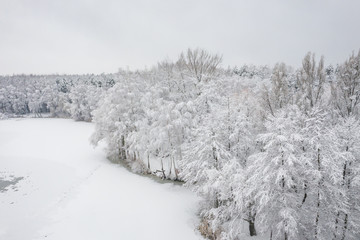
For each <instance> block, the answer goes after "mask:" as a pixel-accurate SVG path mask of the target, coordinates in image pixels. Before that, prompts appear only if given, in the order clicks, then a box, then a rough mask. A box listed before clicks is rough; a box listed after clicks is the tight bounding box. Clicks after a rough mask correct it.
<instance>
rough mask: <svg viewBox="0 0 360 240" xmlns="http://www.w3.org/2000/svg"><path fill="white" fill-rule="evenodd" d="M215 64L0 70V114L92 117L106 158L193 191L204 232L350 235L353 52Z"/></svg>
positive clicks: (356, 210)
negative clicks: (330, 57)
mask: <svg viewBox="0 0 360 240" xmlns="http://www.w3.org/2000/svg"><path fill="white" fill-rule="evenodd" d="M221 63H222V57H221V56H220V55H216V54H212V53H209V52H208V51H206V50H203V49H189V50H187V51H185V52H183V53H181V54H180V56H179V58H178V59H176V60H164V61H161V62H159V63H158V64H157V65H156V66H155V67H152V68H150V69H145V70H138V71H130V70H120V71H119V72H118V73H114V74H101V75H13V76H1V77H0V119H1V118H3V119H4V118H12V117H23V116H29V115H30V116H33V117H59V118H72V119H74V120H76V121H92V122H93V123H94V124H95V129H96V130H95V132H94V133H93V135H92V137H91V142H92V143H93V144H94V145H97V144H98V143H99V142H100V141H103V140H104V141H105V142H106V144H107V154H108V158H109V159H110V160H111V161H113V162H122V163H125V164H127V165H128V166H129V167H130V168H131V169H132V171H134V172H137V173H143V174H154V175H156V176H158V177H159V178H162V179H169V180H174V181H181V182H184V186H185V187H187V188H189V189H191V190H193V191H194V192H196V193H197V194H198V195H199V196H200V197H201V199H202V204H201V208H200V209H199V216H200V218H201V223H200V224H199V226H198V230H199V231H200V233H201V234H202V235H203V236H205V237H206V238H208V239H242V238H241V237H244V236H263V237H264V239H285V240H292V239H295V240H296V239H309V240H310V239H319V240H320V239H324V240H327V239H333V240H347V239H349V240H350V239H359V238H360V200H359V199H360V121H359V114H360V113H359V106H360V104H359V102H360V52H358V53H356V52H354V53H352V54H351V55H350V56H349V57H348V59H344V62H342V63H339V64H338V65H336V66H332V65H328V66H327V65H325V63H324V58H323V57H319V56H315V54H313V53H307V54H306V55H305V57H304V58H303V60H302V67H301V68H298V69H296V68H294V67H291V66H288V65H287V64H286V63H278V64H276V65H275V66H273V67H268V66H254V65H244V66H241V67H233V68H230V67H228V68H226V67H223V66H222V64H221ZM244 224H246V226H247V227H246V229H247V230H246V231H244V228H243V227H242V226H244Z"/></svg>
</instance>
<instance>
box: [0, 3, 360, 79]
mask: <svg viewBox="0 0 360 240" xmlns="http://www.w3.org/2000/svg"><path fill="white" fill-rule="evenodd" d="M359 10H360V1H359V0H237V1H236V0H233V1H227V0H154V1H150V0H129V1H120V0H118V1H116V0H101V1H100V0H98V1H94V0H88V1H85V0H58V1H55V0H0V74H13V73H16V74H19V73H36V74H41V73H60V74H61V73H102V72H106V73H107V72H116V71H117V70H118V68H119V67H122V68H126V67H129V68H130V69H135V68H144V67H145V66H147V67H150V66H152V65H154V64H156V63H157V62H158V61H160V60H163V59H164V58H167V57H168V58H170V59H176V57H177V56H178V55H179V54H180V52H181V51H183V50H186V49H187V48H188V47H191V48H195V47H201V48H205V49H207V50H209V51H210V52H213V53H219V54H222V55H223V59H224V61H223V66H225V67H226V66H228V65H231V66H234V65H238V66H239V65H242V64H245V63H247V64H269V65H272V64H274V63H276V62H279V61H284V62H286V63H288V64H290V65H293V66H300V64H301V61H302V58H303V57H304V55H305V54H306V53H307V52H308V51H312V52H315V53H316V54H317V56H318V58H319V57H320V55H324V56H325V62H326V64H330V63H333V64H335V63H341V62H343V61H344V60H345V59H346V58H347V57H348V56H349V55H350V54H351V52H352V51H353V50H354V51H356V52H357V51H358V50H359V48H360V14H359Z"/></svg>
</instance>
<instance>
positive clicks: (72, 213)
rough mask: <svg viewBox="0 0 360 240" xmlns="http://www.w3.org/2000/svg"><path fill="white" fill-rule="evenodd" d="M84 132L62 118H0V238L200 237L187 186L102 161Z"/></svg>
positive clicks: (193, 198) (88, 129)
mask: <svg viewBox="0 0 360 240" xmlns="http://www.w3.org/2000/svg"><path fill="white" fill-rule="evenodd" d="M92 132H93V125H92V124H90V123H83V122H74V121H72V120H64V119H11V120H1V121H0V182H2V183H3V184H2V186H3V187H2V190H1V191H0V213H1V214H0V239H6V240H13V239H19V240H23V239H66V240H71V239H77V240H78V239H86V240H91V239H106V240H108V239H124V240H128V239H159V240H161V239H181V240H183V239H189V240H190V239H201V236H200V235H199V234H198V233H197V231H196V230H195V228H196V225H197V222H198V219H197V217H196V214H195V213H196V209H197V205H198V201H199V199H198V198H197V197H196V196H195V195H194V194H193V193H191V192H189V191H188V190H186V189H184V188H183V187H181V186H176V185H174V184H171V183H166V184H160V183H157V182H155V181H153V180H151V179H149V178H146V177H143V176H139V175H135V174H133V173H130V172H129V171H128V170H126V169H125V168H123V167H121V166H119V165H115V164H112V163H110V162H109V161H108V160H107V159H106V156H105V152H104V149H103V148H104V146H100V147H97V148H93V147H92V146H91V145H90V144H89V137H90V135H91V133H92ZM0 185H1V184H0Z"/></svg>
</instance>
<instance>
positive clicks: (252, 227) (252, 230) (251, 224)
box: [249, 220, 256, 236]
mask: <svg viewBox="0 0 360 240" xmlns="http://www.w3.org/2000/svg"><path fill="white" fill-rule="evenodd" d="M249 231H250V236H256V229H255V221H253V220H249Z"/></svg>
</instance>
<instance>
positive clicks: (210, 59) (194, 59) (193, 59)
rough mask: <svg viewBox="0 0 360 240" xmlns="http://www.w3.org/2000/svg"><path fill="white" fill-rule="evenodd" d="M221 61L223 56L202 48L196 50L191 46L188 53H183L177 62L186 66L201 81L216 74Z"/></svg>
mask: <svg viewBox="0 0 360 240" xmlns="http://www.w3.org/2000/svg"><path fill="white" fill-rule="evenodd" d="M221 62H222V56H219V55H217V54H215V55H214V54H211V53H209V52H207V51H206V50H204V49H200V48H196V49H195V50H192V49H190V48H189V49H188V50H187V52H186V53H184V52H183V53H181V55H180V57H179V60H178V62H177V64H178V65H181V66H184V67H185V68H186V69H187V70H188V71H189V72H190V74H191V75H193V76H194V77H195V78H196V79H197V80H198V82H201V81H208V80H209V78H211V77H213V76H215V74H216V71H217V70H218V67H219V65H220V64H221Z"/></svg>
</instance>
